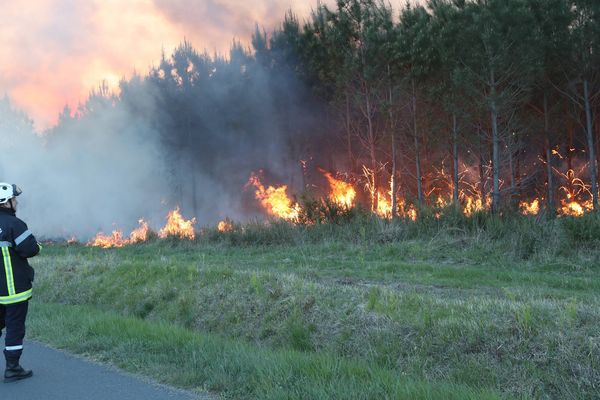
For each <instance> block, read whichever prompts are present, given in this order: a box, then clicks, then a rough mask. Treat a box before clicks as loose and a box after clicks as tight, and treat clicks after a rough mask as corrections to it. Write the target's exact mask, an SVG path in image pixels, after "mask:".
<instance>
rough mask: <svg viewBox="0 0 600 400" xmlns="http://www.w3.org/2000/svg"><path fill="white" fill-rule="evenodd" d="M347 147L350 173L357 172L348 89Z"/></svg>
mask: <svg viewBox="0 0 600 400" xmlns="http://www.w3.org/2000/svg"><path fill="white" fill-rule="evenodd" d="M345 128H346V146H347V151H348V166H349V167H350V172H351V173H354V172H356V168H355V165H354V156H353V155H352V127H351V125H350V94H349V93H348V90H347V89H346V121H345Z"/></svg>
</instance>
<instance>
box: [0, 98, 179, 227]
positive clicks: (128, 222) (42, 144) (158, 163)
mask: <svg viewBox="0 0 600 400" xmlns="http://www.w3.org/2000/svg"><path fill="white" fill-rule="evenodd" d="M0 120H1V121H3V123H2V124H1V125H0V138H2V143H1V146H2V152H3V153H2V157H1V158H0V176H1V178H0V179H1V180H4V181H8V182H9V183H16V184H18V185H19V186H20V187H21V188H22V189H23V194H22V195H21V196H20V197H19V209H18V215H19V216H20V217H21V218H23V219H24V220H25V221H26V222H27V223H28V224H29V227H30V228H31V229H32V230H33V231H34V232H35V234H36V235H38V236H39V237H42V238H48V239H55V238H69V237H71V236H72V235H75V236H76V237H77V238H80V239H87V238H89V237H91V236H92V235H94V234H95V233H97V232H98V231H100V230H102V231H105V232H110V231H111V230H112V229H114V228H116V227H117V226H118V227H120V228H123V229H124V230H126V231H127V230H131V229H133V227H134V225H136V224H137V220H138V218H140V217H146V218H148V217H150V218H151V219H152V218H154V219H156V218H157V217H159V216H160V215H161V214H166V211H167V210H166V208H165V207H164V206H163V205H161V199H162V198H163V197H165V196H166V194H167V192H168V184H167V183H166V180H165V174H164V163H163V161H162V155H161V152H160V149H159V148H158V141H157V135H156V132H154V131H153V130H152V129H151V128H150V127H148V126H146V125H145V124H144V121H142V120H132V119H131V118H130V116H129V115H127V114H126V113H124V112H123V111H122V110H119V109H113V110H111V111H110V112H106V113H103V115H102V117H101V118H91V119H88V120H86V119H85V118H84V119H82V120H81V121H79V122H78V124H77V126H75V124H73V125H72V128H69V127H68V125H69V124H67V128H66V129H64V131H63V132H61V134H54V135H53V134H51V133H49V134H48V135H47V136H39V135H37V134H36V133H34V132H33V129H32V125H31V123H30V122H28V121H27V120H26V118H25V116H24V115H23V114H20V113H18V112H16V111H15V110H14V109H12V107H11V106H10V103H9V101H8V99H4V100H3V101H2V103H1V104H0Z"/></svg>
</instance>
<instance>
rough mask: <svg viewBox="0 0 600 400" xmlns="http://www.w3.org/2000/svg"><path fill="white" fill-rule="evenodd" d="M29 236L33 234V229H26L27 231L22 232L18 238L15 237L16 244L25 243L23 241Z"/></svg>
mask: <svg viewBox="0 0 600 400" xmlns="http://www.w3.org/2000/svg"><path fill="white" fill-rule="evenodd" d="M29 236H31V231H29V230H26V231H25V232H23V233H21V234H20V235H19V237H18V238H16V239H15V244H16V245H17V246H18V245H20V244H21V243H23V241H24V240H25V239H27V238H28V237H29Z"/></svg>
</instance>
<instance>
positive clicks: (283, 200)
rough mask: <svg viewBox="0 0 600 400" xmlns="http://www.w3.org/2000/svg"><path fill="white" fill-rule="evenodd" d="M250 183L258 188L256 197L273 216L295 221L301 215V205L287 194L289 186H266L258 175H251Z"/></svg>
mask: <svg viewBox="0 0 600 400" xmlns="http://www.w3.org/2000/svg"><path fill="white" fill-rule="evenodd" d="M248 184H249V185H253V186H254V187H255V188H256V193H255V197H256V199H257V200H258V201H260V204H261V206H262V207H263V208H264V209H265V210H266V211H267V212H268V213H269V214H270V215H272V216H275V217H278V218H282V219H285V220H288V221H295V220H297V219H298V216H299V215H300V205H298V204H297V203H295V202H293V201H292V200H291V199H290V198H289V197H288V195H287V186H286V185H282V186H279V187H273V186H269V187H268V188H265V186H264V185H263V184H262V182H261V181H260V179H259V178H258V176H256V174H254V173H252V175H250V180H249V181H248Z"/></svg>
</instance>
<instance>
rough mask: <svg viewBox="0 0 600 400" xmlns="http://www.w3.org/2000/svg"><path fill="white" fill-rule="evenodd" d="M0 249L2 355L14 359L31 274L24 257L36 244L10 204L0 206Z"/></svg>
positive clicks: (36, 249)
mask: <svg viewBox="0 0 600 400" xmlns="http://www.w3.org/2000/svg"><path fill="white" fill-rule="evenodd" d="M0 250H1V252H2V254H1V255H2V257H1V258H0V260H2V261H1V262H0V334H1V332H2V330H3V329H4V328H5V327H6V338H5V343H6V348H5V355H6V356H7V357H10V358H16V359H18V357H20V356H21V352H22V351H23V338H24V337H25V319H26V317H27V308H28V305H29V299H30V298H31V293H32V282H33V277H34V271H33V268H32V267H31V266H30V265H29V262H27V259H28V258H31V257H34V256H36V255H37V254H38V253H39V251H40V246H39V245H38V242H37V240H36V239H35V237H34V236H33V234H32V233H31V232H30V231H29V229H28V228H27V225H26V224H25V222H23V221H21V220H20V219H19V218H17V217H16V216H15V212H14V211H13V210H12V209H10V208H0Z"/></svg>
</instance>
